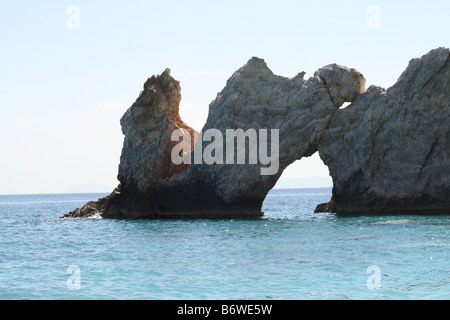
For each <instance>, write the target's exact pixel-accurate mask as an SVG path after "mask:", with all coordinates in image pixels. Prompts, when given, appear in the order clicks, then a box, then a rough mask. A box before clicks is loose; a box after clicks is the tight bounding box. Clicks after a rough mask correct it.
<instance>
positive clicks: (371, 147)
mask: <svg viewBox="0 0 450 320" xmlns="http://www.w3.org/2000/svg"><path fill="white" fill-rule="evenodd" d="M449 61H450V52H449V50H448V49H445V48H439V49H435V50H432V51H431V52H429V53H428V54H426V55H425V56H423V57H422V58H420V59H413V60H411V62H410V63H409V65H408V67H407V69H406V70H405V71H404V72H403V74H402V75H401V76H400V78H399V79H398V81H397V83H396V84H394V85H393V86H392V87H391V88H389V89H387V90H385V89H383V88H380V87H375V86H371V87H370V88H368V89H367V91H365V92H364V93H363V94H361V95H360V96H358V97H357V98H356V99H355V100H354V101H353V103H352V104H351V105H350V106H349V107H347V108H345V109H343V110H339V112H337V113H336V114H335V116H334V117H333V119H332V121H330V124H329V126H328V128H327V130H326V131H325V133H324V135H323V139H322V140H321V142H320V143H319V146H318V150H319V153H320V156H321V158H322V160H323V161H324V163H325V164H326V165H327V166H328V168H329V169H330V175H331V176H332V177H333V182H334V188H333V201H332V202H331V203H330V204H329V205H328V208H327V209H328V210H325V211H331V212H339V213H417V214H423V213H450V65H449ZM320 209H323V208H320V207H319V208H318V210H317V211H323V210H320Z"/></svg>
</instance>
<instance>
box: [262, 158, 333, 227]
mask: <svg viewBox="0 0 450 320" xmlns="http://www.w3.org/2000/svg"><path fill="white" fill-rule="evenodd" d="M332 189H333V179H332V178H331V176H330V172H329V169H328V167H327V166H326V165H325V164H324V163H323V161H322V159H321V158H320V157H319V152H316V153H314V154H313V155H312V156H311V157H304V158H302V159H300V160H297V161H295V162H293V163H292V164H290V165H289V166H288V167H287V168H286V169H285V170H284V171H283V173H282V175H281V176H280V178H279V179H278V181H277V183H276V184H275V186H274V187H273V188H272V189H271V190H270V191H269V193H268V194H267V196H266V198H265V199H264V202H263V206H262V211H263V212H264V216H265V217H266V218H274V219H278V218H283V219H285V218H288V219H291V218H294V219H295V218H300V216H304V215H305V214H306V215H308V214H314V210H315V209H316V206H317V205H318V204H320V203H325V202H328V201H330V198H331V196H332Z"/></svg>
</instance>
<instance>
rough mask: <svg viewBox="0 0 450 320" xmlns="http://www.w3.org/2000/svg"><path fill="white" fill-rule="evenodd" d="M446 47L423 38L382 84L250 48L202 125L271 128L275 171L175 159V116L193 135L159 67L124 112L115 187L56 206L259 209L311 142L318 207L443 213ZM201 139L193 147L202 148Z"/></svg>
mask: <svg viewBox="0 0 450 320" xmlns="http://www.w3.org/2000/svg"><path fill="white" fill-rule="evenodd" d="M449 56H450V54H449V50H448V49H445V48H439V49H435V50H432V51H431V52H429V53H428V54H427V55H425V56H423V57H422V58H420V59H413V60H412V61H411V62H410V64H409V66H408V68H407V69H406V71H405V72H404V73H403V74H402V75H401V77H400V78H399V80H398V82H397V83H396V84H395V85H394V86H392V87H391V88H389V89H387V90H385V89H382V88H379V87H374V86H372V87H370V88H369V89H368V90H367V91H365V88H364V86H365V79H364V77H363V76H362V75H361V74H360V73H359V72H358V71H356V70H355V69H349V68H347V67H343V66H339V65H336V64H332V65H328V66H325V67H323V68H321V69H319V70H318V71H317V72H316V73H315V74H314V76H313V77H311V78H309V79H306V80H305V79H304V73H300V74H298V75H297V76H296V77H293V78H285V77H280V76H277V75H274V74H273V73H272V72H271V71H270V69H269V68H268V67H267V65H266V64H265V62H264V61H263V60H262V59H258V58H252V59H251V60H250V61H249V62H248V63H247V64H246V65H244V66H243V67H242V68H240V69H239V70H238V71H236V72H235V73H234V74H233V75H232V76H231V78H230V79H229V80H228V82H227V85H226V87H225V88H224V89H223V90H222V92H220V93H219V94H218V95H217V97H216V99H215V100H214V101H213V102H212V103H211V105H210V110H209V115H208V119H207V122H206V124H205V126H204V128H203V130H202V133H205V132H208V130H210V129H215V130H217V131H218V132H221V133H222V134H223V136H226V132H227V129H243V130H244V131H247V130H261V129H267V130H277V132H278V133H279V140H278V147H279V153H278V154H279V158H278V161H279V170H278V171H277V172H276V173H275V174H273V175H261V168H263V167H264V165H261V164H242V165H238V164H235V165H230V164H213V165H210V164H207V163H204V162H202V163H201V164H189V165H186V164H181V165H176V164H174V163H173V161H172V159H171V151H172V150H173V147H174V146H175V145H176V144H177V142H174V141H172V139H171V135H172V132H173V131H174V130H176V129H179V128H183V129H185V130H186V132H188V133H189V134H188V135H190V136H191V138H192V141H195V138H196V137H197V135H198V133H196V132H195V131H194V130H193V129H191V128H190V127H189V126H187V125H186V124H185V123H184V122H182V121H181V119H180V117H179V113H178V108H179V102H180V99H181V94H180V92H181V89H180V86H179V83H178V81H176V80H175V79H173V78H172V77H171V76H170V70H168V69H167V70H166V71H165V72H164V73H162V74H161V75H160V76H153V77H152V78H150V79H149V80H147V82H146V83H145V85H144V90H143V91H142V92H141V94H140V96H139V98H138V99H137V100H136V102H135V103H134V104H133V105H132V106H131V107H130V108H129V109H128V110H127V112H126V113H125V115H124V116H123V118H122V119H121V124H122V130H123V132H124V134H125V142H124V147H123V150H122V156H121V162H120V166H119V177H118V178H119V181H120V185H119V187H118V188H117V189H116V190H115V191H114V192H113V193H112V194H111V195H110V196H108V197H106V198H104V199H100V200H98V201H96V202H90V203H88V204H86V205H85V206H84V207H83V208H80V209H77V210H75V211H73V212H71V213H69V214H68V215H66V216H65V217H89V216H91V215H94V214H101V215H102V216H103V217H105V218H180V217H182V218H224V217H258V216H261V215H262V212H261V206H262V203H263V201H264V198H265V196H266V195H267V193H268V192H269V190H270V189H271V188H273V186H274V185H275V184H276V182H277V180H278V179H279V177H280V176H281V174H282V172H283V170H284V169H285V168H286V167H287V166H288V165H290V164H291V163H293V162H294V161H296V160H298V159H301V158H302V157H308V156H311V155H312V154H314V153H315V152H317V151H318V152H319V154H320V157H321V159H322V160H323V161H324V163H325V165H327V166H328V167H329V170H330V175H331V176H332V178H333V182H334V188H333V199H332V201H331V202H330V203H329V204H323V205H321V206H319V207H318V211H332V212H338V213H367V214H369V213H386V212H389V213H406V212H408V213H450V211H449V208H450V202H449V201H450V200H449V198H450V197H448V195H449V194H450V177H449V172H448V168H449V167H450V163H449V150H450V145H449V143H450V142H449V141H450V138H449V135H450V134H449V132H450V128H449V126H450V123H449V121H448V119H449V116H450V112H449V109H450V108H449V96H448V93H449V92H450V88H449V78H450V77H449V63H448V62H449ZM345 102H351V104H350V105H349V106H347V107H346V108H340V107H341V106H342V105H343V104H344V103H345ZM199 141H202V139H199ZM199 141H197V144H196V150H195V151H199V150H200V151H202V152H206V151H207V150H206V149H207V148H208V144H199ZM272 142H273V141H272ZM193 143H194V142H192V143H189V144H191V146H192V145H193ZM195 151H194V153H195ZM235 151H236V152H237V150H235ZM272 151H274V149H272ZM202 152H201V153H202ZM201 153H200V154H201Z"/></svg>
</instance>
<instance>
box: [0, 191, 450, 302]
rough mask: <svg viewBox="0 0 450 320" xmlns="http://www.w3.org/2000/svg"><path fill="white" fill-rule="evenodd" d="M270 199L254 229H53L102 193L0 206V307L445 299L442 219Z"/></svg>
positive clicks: (106, 223) (166, 223)
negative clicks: (319, 210)
mask: <svg viewBox="0 0 450 320" xmlns="http://www.w3.org/2000/svg"><path fill="white" fill-rule="evenodd" d="M330 193H331V191H330V189H290V190H272V191H271V192H270V194H269V195H268V197H267V199H266V201H265V203H264V206H263V210H264V212H265V213H266V215H265V217H264V218H263V219H256V220H217V221H213V220H151V221H119V220H101V219H87V220H77V219H64V220H62V219H59V217H60V216H62V215H63V214H65V213H67V212H69V211H71V210H73V209H75V208H77V207H80V206H82V205H84V204H85V203H86V202H87V201H89V200H95V199H98V198H99V197H101V196H104V195H103V194H62V195H19V196H0V230H1V234H0V299H195V300H196V299H233V300H234V299H302V300H303V299H450V260H449V259H450V250H449V244H450V231H449V230H450V216H405V215H404V216H372V217H364V216H361V217H357V216H353V217H337V216H335V215H332V214H327V215H317V214H313V213H312V212H313V210H314V208H315V206H316V204H318V203H321V202H326V201H328V200H329V199H330Z"/></svg>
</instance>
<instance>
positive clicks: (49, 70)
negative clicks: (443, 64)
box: [0, 0, 450, 194]
mask: <svg viewBox="0 0 450 320" xmlns="http://www.w3.org/2000/svg"><path fill="white" fill-rule="evenodd" d="M71 6H75V8H78V9H79V10H80V11H79V16H76V15H75V16H74V11H70V10H69V11H68V8H70V7H71ZM371 6H372V7H371ZM373 6H375V9H376V10H375V11H373V8H374V7H373ZM371 8H372V9H371ZM378 9H379V11H378V12H379V15H377V10H378ZM449 12H450V1H436V0H430V1H378V0H374V1H372V0H371V1H345V2H343V1H339V2H338V1H320V2H318V1H314V2H313V1H283V0H279V1H261V0H258V1H250V0H247V1H242V0H241V1H220V2H219V1H170V2H164V1H133V0H128V1H111V0H107V1H99V0H94V1H93V0H90V1H84V0H83V1H81V0H71V1H20V0H19V1H10V2H6V1H2V3H1V4H0V43H1V50H0V87H1V91H0V150H1V157H0V165H1V166H0V194H12V193H52V192H64V191H66V190H68V188H70V187H72V186H74V185H78V184H84V183H95V184H101V185H105V186H107V187H110V188H113V187H114V186H116V185H117V184H118V181H117V179H116V176H117V166H118V164H119V160H120V152H121V148H122V143H123V135H122V133H121V129H120V124H119V119H120V117H121V116H122V114H123V113H124V112H125V110H126V109H127V108H128V107H129V106H130V105H131V104H132V103H133V102H134V101H135V99H136V97H137V96H138V94H139V92H140V91H141V90H142V85H143V83H144V82H145V80H146V79H147V78H148V77H150V76H152V75H153V74H160V73H161V72H163V71H164V69H165V68H167V67H170V68H171V70H172V75H173V76H174V77H175V78H176V79H177V80H180V82H181V88H182V97H183V100H182V103H181V108H180V113H181V116H182V119H183V120H184V121H185V122H186V123H188V124H190V125H191V126H193V127H194V128H195V129H197V130H200V129H201V128H202V126H203V123H204V122H205V120H206V117H207V113H208V105H209V103H210V102H211V101H212V100H213V99H214V98H215V97H216V94H217V92H219V91H221V90H222V89H223V87H224V86H225V83H226V80H227V79H228V78H229V77H230V76H231V74H232V73H233V72H234V71H235V70H237V69H238V68H240V67H241V66H242V65H244V64H245V63H246V62H247V61H248V60H249V59H250V58H251V57H253V56H257V57H260V58H263V59H265V61H266V62H267V64H268V66H269V68H271V70H272V71H273V72H274V73H275V74H279V75H282V76H288V77H292V76H294V75H296V74H297V73H299V72H301V71H305V72H306V76H305V77H306V78H308V77H310V76H312V75H313V73H314V71H315V70H317V69H318V68H320V67H322V66H324V65H327V64H330V63H338V64H341V65H346V66H348V67H352V68H356V69H357V70H359V71H360V72H362V73H363V74H364V76H365V77H366V79H367V87H369V86H370V85H372V84H375V85H379V86H382V87H389V86H391V85H392V84H393V83H394V82H395V81H396V79H397V78H398V77H399V76H400V74H401V73H402V71H403V70H404V69H405V68H406V66H407V65H408V62H409V60H410V59H412V58H415V57H420V56H422V55H423V54H425V53H427V52H428V51H430V50H431V49H433V48H436V47H440V46H445V47H449V46H450V19H449V18H448V13H449ZM374 15H375V16H374ZM78 18H79V19H78ZM374 19H375V20H374ZM78 27H79V28H78ZM327 175H328V169H327V168H326V167H325V166H324V165H323V163H321V161H320V159H319V158H318V157H317V155H315V156H313V157H311V158H309V159H306V161H303V160H302V161H300V162H298V163H296V164H294V165H292V166H291V167H289V168H288V169H287V170H286V171H285V173H284V175H283V176H284V177H290V178H299V177H308V176H327Z"/></svg>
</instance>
